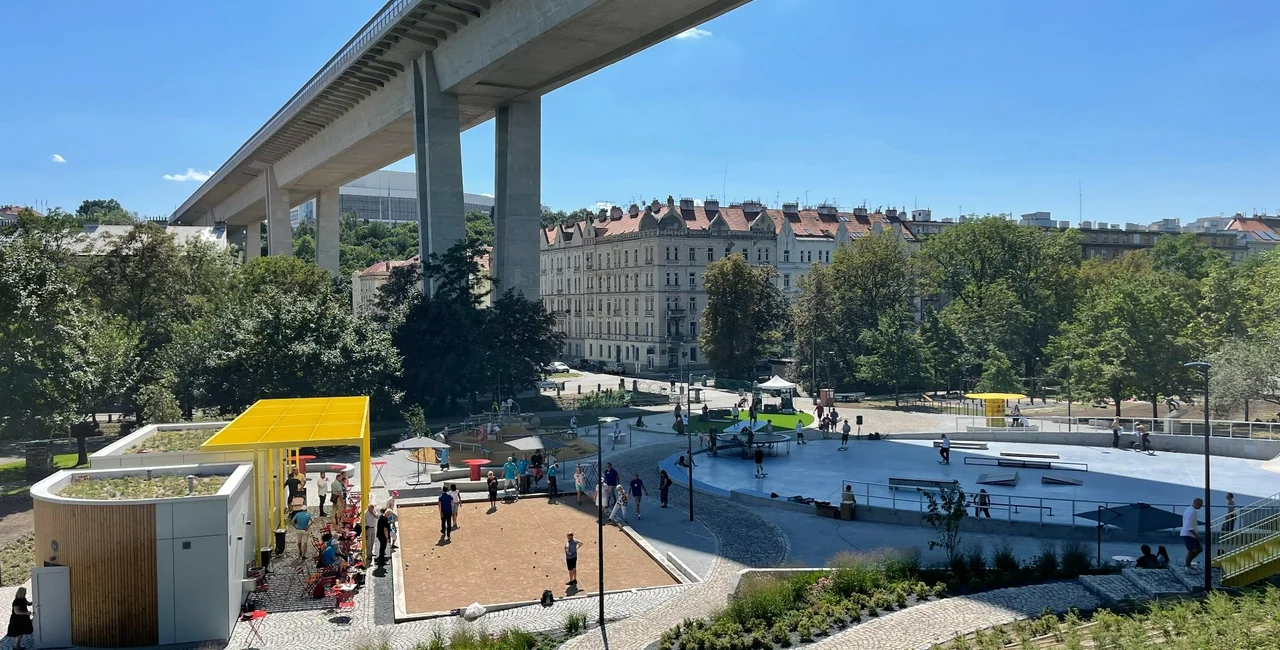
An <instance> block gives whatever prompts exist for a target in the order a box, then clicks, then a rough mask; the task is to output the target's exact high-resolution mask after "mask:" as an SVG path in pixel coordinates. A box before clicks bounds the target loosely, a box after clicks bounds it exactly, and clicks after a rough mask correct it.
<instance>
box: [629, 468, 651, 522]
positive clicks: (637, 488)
mask: <svg viewBox="0 0 1280 650" xmlns="http://www.w3.org/2000/svg"><path fill="white" fill-rule="evenodd" d="M630 488H631V499H632V500H633V501H635V502H636V519H639V518H640V497H641V496H642V495H643V494H648V493H649V488H647V487H645V485H644V481H641V480H640V475H639V474H636V475H634V476H632V478H631V484H630Z"/></svg>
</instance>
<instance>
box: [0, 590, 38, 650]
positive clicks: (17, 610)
mask: <svg viewBox="0 0 1280 650" xmlns="http://www.w3.org/2000/svg"><path fill="white" fill-rule="evenodd" d="M34 634H35V626H34V625H32V622H31V601H29V600H27V588H26V587H18V593H17V594H15V595H14V597H13V608H12V609H11V610H10V612H9V631H8V632H7V633H6V634H5V636H7V637H9V638H10V639H13V648H14V650H20V649H21V648H22V637H24V636H31V635H34ZM33 641H34V639H33Z"/></svg>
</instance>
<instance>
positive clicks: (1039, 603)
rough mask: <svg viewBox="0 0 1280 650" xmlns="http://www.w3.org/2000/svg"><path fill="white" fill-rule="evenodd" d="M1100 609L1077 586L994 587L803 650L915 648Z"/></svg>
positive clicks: (895, 614) (862, 627)
mask: <svg viewBox="0 0 1280 650" xmlns="http://www.w3.org/2000/svg"><path fill="white" fill-rule="evenodd" d="M1100 605H1101V603H1100V602H1099V601H1098V599H1097V597H1096V596H1094V595H1093V594H1092V593H1090V592H1089V591H1088V590H1086V589H1085V588H1084V587H1082V586H1080V585H1079V584H1078V583H1076V582H1054V583H1049V584H1043V585H1033V586H1030V587H1015V588H1010V589H997V590H995V591H988V592H984V593H981V594H977V595H974V596H957V597H953V598H944V599H942V600H935V601H930V602H927V603H921V604H919V605H916V606H914V607H909V608H907V609H904V610H901V611H897V612H893V613H891V614H888V615H885V616H881V617H880V618H877V619H874V620H871V621H869V622H865V623H862V624H861V625H858V626H856V627H852V628H849V629H848V630H845V631H843V632H841V633H839V634H835V635H833V636H830V637H828V638H826V639H823V640H822V641H819V642H817V643H814V644H813V645H810V646H806V648H805V650H917V649H920V648H929V647H930V646H932V645H933V644H935V643H941V642H943V641H947V640H949V639H952V638H955V636H956V635H957V634H968V633H970V632H972V631H974V630H978V629H984V628H988V627H992V626H996V625H1004V624H1006V623H1012V622H1013V621H1015V620H1018V619H1024V618H1032V617H1037V616H1040V614H1041V613H1043V612H1044V610H1045V609H1046V608H1047V609H1049V610H1050V611H1053V612H1055V613H1061V612H1065V611H1067V610H1069V609H1071V608H1072V607H1075V608H1078V609H1081V610H1086V609H1094V608H1097V607H1099V606H1100Z"/></svg>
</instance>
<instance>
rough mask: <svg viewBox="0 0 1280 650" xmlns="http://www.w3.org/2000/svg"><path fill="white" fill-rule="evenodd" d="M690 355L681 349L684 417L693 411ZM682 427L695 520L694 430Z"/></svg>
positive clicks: (690, 501) (691, 515)
mask: <svg viewBox="0 0 1280 650" xmlns="http://www.w3.org/2000/svg"><path fill="white" fill-rule="evenodd" d="M688 357H689V351H688V350H681V351H680V360H681V361H682V362H684V370H685V382H686V383H685V386H684V399H685V402H684V404H685V406H684V417H689V414H690V413H692V412H693V370H692V368H691V367H690V366H691V365H692V362H690V361H689V360H688ZM689 421H690V422H693V419H692V418H690V420H689ZM691 426H692V425H691ZM681 428H682V429H684V438H685V442H686V443H687V444H688V447H689V452H688V453H689V456H688V459H689V521H693V431H692V429H691V428H690V427H684V426H682V427H681Z"/></svg>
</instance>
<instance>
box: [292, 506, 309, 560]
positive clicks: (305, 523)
mask: <svg viewBox="0 0 1280 650" xmlns="http://www.w3.org/2000/svg"><path fill="white" fill-rule="evenodd" d="M310 529H311V513H310V512H309V511H307V510H306V509H305V508H304V509H302V510H299V511H297V512H295V513H293V536H294V538H296V539H297V540H298V557H306V556H307V555H306V550H305V549H304V548H303V542H309V541H311V532H310Z"/></svg>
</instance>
